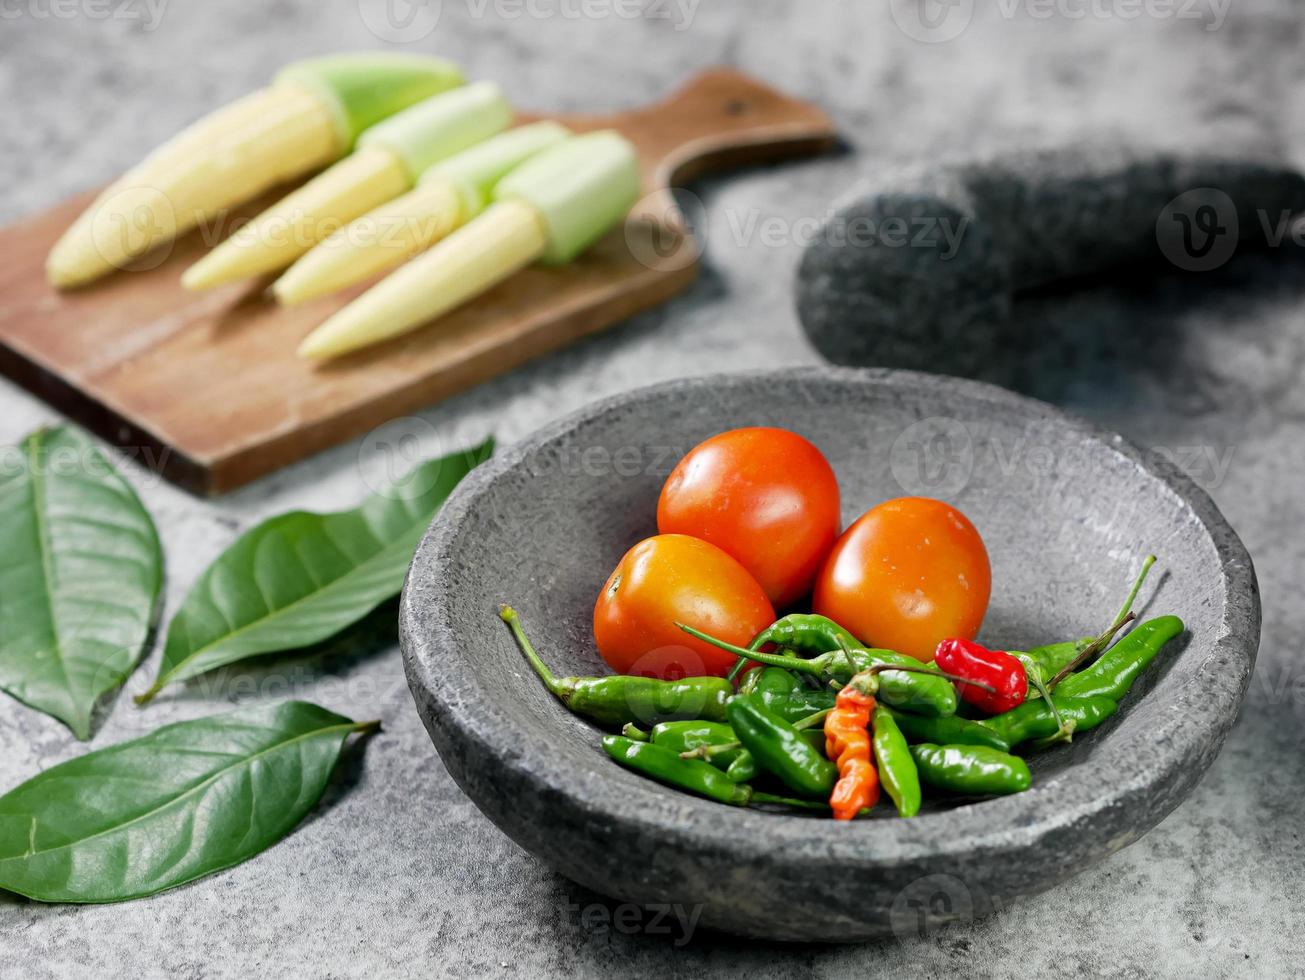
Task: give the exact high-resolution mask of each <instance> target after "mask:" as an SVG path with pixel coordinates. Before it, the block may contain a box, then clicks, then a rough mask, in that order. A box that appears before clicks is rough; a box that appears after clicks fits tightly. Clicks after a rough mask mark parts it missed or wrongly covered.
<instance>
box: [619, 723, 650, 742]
mask: <svg viewBox="0 0 1305 980" xmlns="http://www.w3.org/2000/svg"><path fill="white" fill-rule="evenodd" d="M621 734H622V735H624V736H625V737H626V738H628V739H631V740H633V741H635V742H646V741H648V733H647V732H645V731H644V730H643V729H642V728H640V727H639V726H638V725H636V724H635V723H634V722H632V721H627V722H626V723H625V724H624V725H622V726H621Z"/></svg>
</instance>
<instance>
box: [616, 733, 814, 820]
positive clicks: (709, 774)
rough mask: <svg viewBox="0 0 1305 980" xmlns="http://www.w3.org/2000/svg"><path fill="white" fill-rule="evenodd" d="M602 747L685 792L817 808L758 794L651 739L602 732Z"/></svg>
mask: <svg viewBox="0 0 1305 980" xmlns="http://www.w3.org/2000/svg"><path fill="white" fill-rule="evenodd" d="M603 750H604V751H605V752H606V753H607V754H608V755H609V756H611V757H612V758H613V759H615V760H616V761H617V762H618V763H620V764H621V765H622V766H624V767H625V768H626V769H630V770H633V771H634V772H637V773H639V774H641V775H644V776H647V777H649V778H650V779H655V780H657V782H659V783H664V784H666V785H667V786H673V787H675V788H676V789H682V790H684V791H685V792H686V793H693V794H694V795H695V796H705V797H706V798H707V799H709V800H715V801H716V802H717V803H729V804H731V805H733V806H748V805H749V804H755V803H774V804H780V805H783V806H795V807H802V808H812V807H815V808H820V807H821V804H818V803H814V804H813V803H812V802H811V801H809V800H793V799H789V798H787V797H783V796H774V795H772V794H770V793H758V792H757V791H756V790H754V789H753V788H752V787H751V786H748V785H745V784H743V783H735V782H731V781H730V780H729V778H728V777H727V776H726V775H725V773H723V772H721V771H720V770H719V769H717V768H715V767H714V766H712V765H711V764H710V763H707V762H701V761H699V760H697V759H681V758H680V757H679V756H678V755H676V754H675V753H674V752H672V751H671V750H670V749H667V748H663V747H662V746H660V745H654V744H652V743H651V742H636V741H635V740H634V739H630V738H625V737H624V736H623V735H604V736H603Z"/></svg>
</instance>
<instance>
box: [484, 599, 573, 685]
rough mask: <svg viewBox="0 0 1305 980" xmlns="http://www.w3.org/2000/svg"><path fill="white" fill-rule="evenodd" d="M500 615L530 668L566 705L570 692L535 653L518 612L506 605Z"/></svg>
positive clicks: (501, 609) (499, 611)
mask: <svg viewBox="0 0 1305 980" xmlns="http://www.w3.org/2000/svg"><path fill="white" fill-rule="evenodd" d="M498 615H499V619H501V620H503V622H505V623H507V625H508V629H510V630H511V631H512V636H513V638H514V639H515V640H516V641H517V646H519V647H520V648H521V652H522V653H524V654H525V655H526V659H527V660H528V661H530V666H531V667H533V668H534V669H535V673H536V674H538V675H539V679H540V680H541V681H543V682H544V686H545V687H546V688H548V690H549V692H550V693H552V694H553V695H554V696H555V697H557V698H558V700H560V701H561V702H562V703H563V704H565V703H566V700H567V698H568V696H569V695H570V693H571V692H570V690H569V689H568V688H567V686H566V684H564V683H563V682H562V681H560V680H558V679H557V677H555V676H554V675H553V672H552V671H551V670H549V669H548V665H547V664H546V663H544V661H543V658H541V657H540V656H539V654H538V653H536V652H535V648H534V645H533V644H531V642H530V638H529V637H528V636H526V631H525V628H524V627H522V625H521V617H520V616H518V615H517V611H516V610H515V609H513V608H512V607H511V606H509V605H506V604H504V605H501V606H499V607H498Z"/></svg>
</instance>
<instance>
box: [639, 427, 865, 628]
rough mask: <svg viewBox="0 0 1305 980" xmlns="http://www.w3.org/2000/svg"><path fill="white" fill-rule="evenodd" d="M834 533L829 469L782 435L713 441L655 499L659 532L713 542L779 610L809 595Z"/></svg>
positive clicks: (834, 485) (816, 453)
mask: <svg viewBox="0 0 1305 980" xmlns="http://www.w3.org/2000/svg"><path fill="white" fill-rule="evenodd" d="M838 528H839V500H838V481H837V480H836V479H835V477H834V471H833V469H832V468H831V467H830V465H829V462H828V460H826V459H825V457H824V455H823V454H822V453H821V452H820V450H819V449H817V448H816V447H815V446H813V445H812V444H811V443H809V442H808V441H807V440H806V439H803V438H802V437H801V436H800V435H798V434H797V433H796V432H789V431H788V430H787V429H771V428H759V427H758V428H746V429H731V430H730V431H728V432H722V433H721V434H720V435H717V436H712V437H711V438H710V439H708V440H707V441H706V442H703V443H700V444H699V445H698V446H696V447H694V448H693V449H692V450H690V451H689V453H688V454H687V455H686V456H685V457H684V458H683V459H681V460H680V461H679V463H678V464H676V467H675V469H674V470H672V471H671V475H670V476H669V477H668V478H667V480H666V484H665V485H664V486H663V487H662V493H661V497H660V498H659V499H658V501H657V530H659V531H660V532H661V533H662V534H688V535H690V536H692V537H695V538H701V539H702V540H704V541H710V542H711V543H712V544H714V545H716V546H717V547H719V548H720V549H722V550H723V551H725V552H726V553H727V554H729V555H731V556H732V557H734V558H736V559H738V561H739V563H740V564H741V565H743V567H744V568H746V569H747V570H748V571H749V572H751V573H752V577H753V578H755V579H756V580H757V581H758V582H760V583H761V587H762V588H763V589H765V590H766V595H767V596H768V597H769V599H770V601H771V602H772V603H774V604H775V605H776V606H780V607H782V606H787V605H789V604H790V603H793V602H795V601H796V600H798V599H800V598H802V597H803V596H804V595H807V594H808V593H809V592H810V591H811V583H812V582H813V581H814V580H815V577H816V573H817V572H818V571H820V565H821V563H822V562H823V561H824V560H825V556H826V555H827V554H829V549H830V548H831V547H832V546H833V544H834V539H835V538H837V537H838Z"/></svg>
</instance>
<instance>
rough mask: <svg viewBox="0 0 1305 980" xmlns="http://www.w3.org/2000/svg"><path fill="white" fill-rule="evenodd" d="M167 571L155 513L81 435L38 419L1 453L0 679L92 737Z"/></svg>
mask: <svg viewBox="0 0 1305 980" xmlns="http://www.w3.org/2000/svg"><path fill="white" fill-rule="evenodd" d="M162 579H163V556H162V554H161V552H160V550H159V537H158V533H157V532H156V531H155V530H154V522H153V521H151V520H150V515H149V514H148V513H146V511H145V508H144V507H142V506H141V502H140V500H139V499H138V498H137V497H136V494H135V493H133V492H132V489H131V487H129V486H128V485H127V484H126V483H125V482H124V481H123V479H122V477H120V476H119V475H118V474H117V472H116V471H115V470H114V469H113V467H112V466H111V465H110V464H109V462H108V460H106V459H105V458H104V457H103V456H102V455H101V454H100V452H99V451H98V450H97V449H96V448H95V444H94V443H93V442H92V441H91V440H90V438H89V437H88V436H86V435H85V434H83V433H82V432H80V431H79V430H77V429H73V428H58V429H42V430H39V431H37V432H34V433H32V434H31V435H30V436H28V437H27V438H26V439H25V440H23V443H22V445H20V446H18V447H16V448H15V449H12V450H9V451H8V455H3V456H0V688H3V689H4V690H6V691H8V692H9V693H10V694H12V695H13V696H14V697H16V698H18V700H20V701H22V702H24V703H25V704H28V705H31V706H32V707H33V708H36V709H38V710H39V711H44V712H45V713H46V714H50V715H53V716H54V717H56V718H58V719H59V720H60V721H62V722H63V723H64V724H66V725H67V726H68V727H69V728H71V729H72V731H73V734H75V735H76V736H77V737H78V738H80V739H86V738H89V737H90V730H91V712H92V709H93V708H94V707H95V703H96V701H97V700H98V699H99V698H100V696H101V695H103V694H104V693H105V692H107V691H111V690H113V689H114V688H116V687H118V686H119V685H120V684H122V682H123V681H124V680H126V678H127V675H128V674H130V673H131V671H132V668H133V667H135V666H136V663H137V661H138V660H139V659H140V654H141V648H142V646H143V645H144V643H145V638H146V636H148V634H149V630H150V624H151V623H152V622H153V619H154V604H155V602H156V600H157V599H158V594H159V587H160V585H161V583H162Z"/></svg>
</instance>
